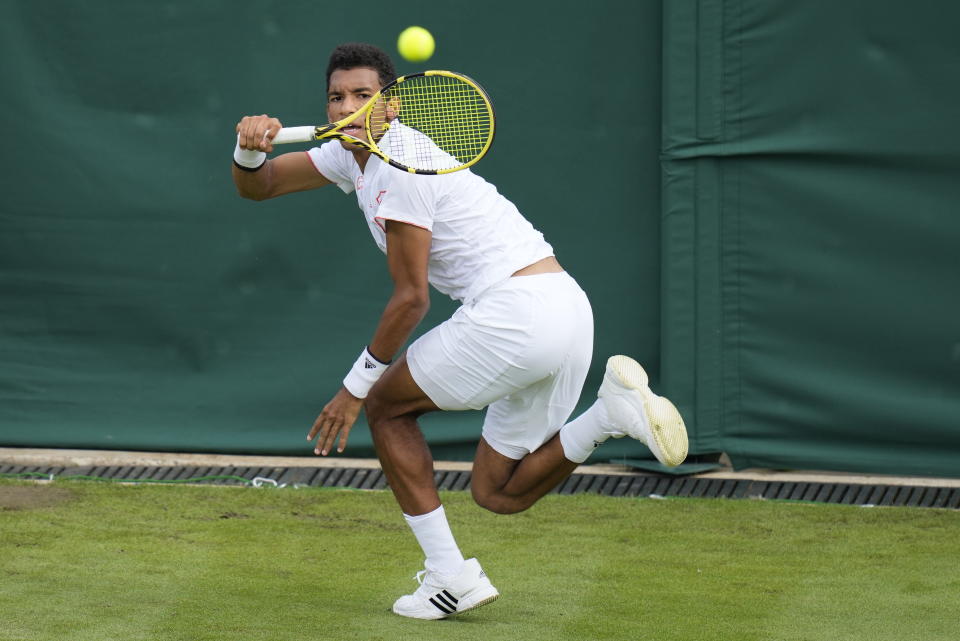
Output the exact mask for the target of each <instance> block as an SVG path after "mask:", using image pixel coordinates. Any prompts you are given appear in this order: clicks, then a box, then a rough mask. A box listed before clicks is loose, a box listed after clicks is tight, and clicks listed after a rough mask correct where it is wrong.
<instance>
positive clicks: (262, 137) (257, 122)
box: [237, 114, 283, 153]
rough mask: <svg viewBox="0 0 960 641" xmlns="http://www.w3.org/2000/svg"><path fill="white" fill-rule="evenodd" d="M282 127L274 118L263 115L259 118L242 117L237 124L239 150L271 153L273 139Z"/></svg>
mask: <svg viewBox="0 0 960 641" xmlns="http://www.w3.org/2000/svg"><path fill="white" fill-rule="evenodd" d="M282 127H283V124H282V123H281V122H280V121H279V120H277V119H276V118H271V117H270V116H268V115H266V114H263V115H260V116H244V117H243V120H241V121H240V122H238V123H237V142H239V143H240V148H241V149H249V150H251V151H266V152H268V153H269V152H271V151H273V137H274V136H276V135H277V132H278V131H280V129H281V128H282Z"/></svg>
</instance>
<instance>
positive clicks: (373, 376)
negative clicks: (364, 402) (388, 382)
mask: <svg viewBox="0 0 960 641" xmlns="http://www.w3.org/2000/svg"><path fill="white" fill-rule="evenodd" d="M388 367H390V364H389V363H381V362H380V361H378V360H377V359H375V358H374V357H373V356H372V355H371V354H370V350H369V349H367V348H366V347H364V348H363V351H362V352H361V353H360V357H359V358H358V359H357V362H356V363H354V364H353V367H351V368H350V372H349V373H348V374H347V377H346V378H344V379H343V386H344V387H346V388H347V391H348V392H350V393H351V394H353V395H354V396H356V397H357V398H366V397H367V394H368V393H369V392H370V388H371V387H373V384H374V383H376V382H377V381H379V380H380V377H381V376H383V373H384V372H385V371H387V368H388Z"/></svg>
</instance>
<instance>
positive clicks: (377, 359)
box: [367, 345, 393, 367]
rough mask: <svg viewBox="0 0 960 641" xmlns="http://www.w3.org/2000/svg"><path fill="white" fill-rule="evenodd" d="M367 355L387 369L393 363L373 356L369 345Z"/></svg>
mask: <svg viewBox="0 0 960 641" xmlns="http://www.w3.org/2000/svg"><path fill="white" fill-rule="evenodd" d="M367 354H369V355H370V358H372V359H373V360H375V361H377V362H378V363H380V364H381V365H383V366H384V367H386V366H387V365H389V364H390V363H392V362H393V361H387V362H383V361H381V360H380V359H379V358H377V357H376V356H374V355H373V352H371V351H370V346H369V345H367Z"/></svg>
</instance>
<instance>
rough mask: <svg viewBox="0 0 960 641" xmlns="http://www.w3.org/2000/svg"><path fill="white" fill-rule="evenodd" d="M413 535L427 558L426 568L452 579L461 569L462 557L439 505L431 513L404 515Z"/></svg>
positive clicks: (445, 515) (444, 513)
mask: <svg viewBox="0 0 960 641" xmlns="http://www.w3.org/2000/svg"><path fill="white" fill-rule="evenodd" d="M403 518H405V519H406V520H407V524H408V525H409V526H410V529H411V530H413V535H414V536H415V537H417V542H418V543H419V544H420V548H421V549H422V550H423V553H424V555H426V557H427V562H426V568H427V570H429V571H430V572H436V573H437V574H442V575H444V576H449V577H454V576H457V575H458V574H460V570H461V569H462V568H463V555H462V554H461V553H460V548H459V547H457V542H456V541H455V540H454V538H453V532H451V531H450V525H449V524H448V523H447V514H446V512H444V510H443V506H442V505H441V506H440V507H438V508H437V509H435V510H434V511H433V512H428V513H426V514H420V515H418V516H410V515H409V514H404V515H403Z"/></svg>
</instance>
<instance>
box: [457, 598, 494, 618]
mask: <svg viewBox="0 0 960 641" xmlns="http://www.w3.org/2000/svg"><path fill="white" fill-rule="evenodd" d="M499 598H500V593H499V592H497V593H496V594H494V595H492V596H488V597H487V598H485V599H481V600H479V601H477V602H476V603H474V604H473V605H471V606H470V607H468V608H464V609H462V610H457V611H456V612H454V613H453V614H451V615H450V616H457V615H458V614H463V613H464V612H470V611H471V610H476V609H477V608H479V607H480V606H482V605H487V604H488V603H493V602H494V601H496V600H497V599H499Z"/></svg>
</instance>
